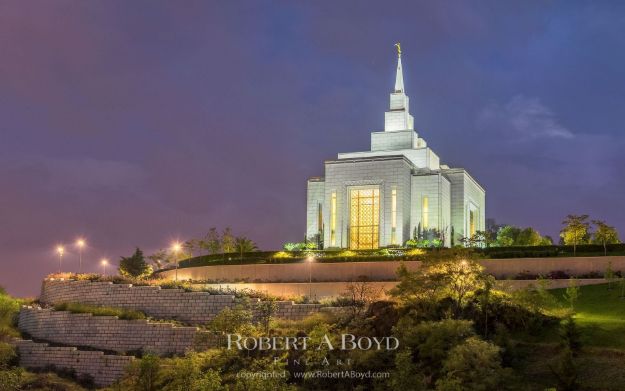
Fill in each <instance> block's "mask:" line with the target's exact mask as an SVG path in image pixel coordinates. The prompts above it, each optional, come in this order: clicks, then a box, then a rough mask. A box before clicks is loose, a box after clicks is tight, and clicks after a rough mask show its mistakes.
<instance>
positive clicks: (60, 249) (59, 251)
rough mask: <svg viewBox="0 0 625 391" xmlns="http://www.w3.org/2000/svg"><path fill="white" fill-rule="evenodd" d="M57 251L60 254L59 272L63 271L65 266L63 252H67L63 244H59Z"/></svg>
mask: <svg viewBox="0 0 625 391" xmlns="http://www.w3.org/2000/svg"><path fill="white" fill-rule="evenodd" d="M56 252H57V253H58V254H59V273H61V269H62V268H63V254H64V253H65V248H63V246H57V248H56Z"/></svg>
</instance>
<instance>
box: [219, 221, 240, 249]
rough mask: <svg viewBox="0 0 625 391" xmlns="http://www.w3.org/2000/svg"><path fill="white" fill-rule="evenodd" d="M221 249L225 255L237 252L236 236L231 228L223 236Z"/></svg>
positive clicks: (225, 230)
mask: <svg viewBox="0 0 625 391" xmlns="http://www.w3.org/2000/svg"><path fill="white" fill-rule="evenodd" d="M221 249H222V251H223V252H224V253H233V252H235V251H236V250H237V247H236V243H235V238H234V235H232V230H231V229H230V228H229V227H228V228H226V229H224V231H223V232H222V234H221Z"/></svg>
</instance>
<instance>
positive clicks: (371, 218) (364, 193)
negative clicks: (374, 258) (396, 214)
mask: <svg viewBox="0 0 625 391" xmlns="http://www.w3.org/2000/svg"><path fill="white" fill-rule="evenodd" d="M349 200H350V208H349V229H350V231H349V248H351V249H354V250H364V249H375V248H378V247H379V246H380V189H378V188H369V189H352V190H351V191H350V193H349Z"/></svg>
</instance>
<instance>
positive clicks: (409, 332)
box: [393, 314, 475, 382]
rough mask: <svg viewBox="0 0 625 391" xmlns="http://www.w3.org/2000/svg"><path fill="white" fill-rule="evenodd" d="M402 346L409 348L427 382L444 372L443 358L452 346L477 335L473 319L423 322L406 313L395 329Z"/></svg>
mask: <svg viewBox="0 0 625 391" xmlns="http://www.w3.org/2000/svg"><path fill="white" fill-rule="evenodd" d="M393 334H394V335H395V336H396V337H397V338H398V339H399V341H400V346H402V347H403V348H404V349H409V350H410V351H411V353H412V357H413V359H414V362H415V364H416V372H417V373H422V374H423V376H424V379H425V380H426V381H428V382H432V381H433V380H434V381H435V380H436V379H437V378H438V377H439V376H440V375H441V368H442V366H443V361H444V360H445V358H447V355H448V353H449V351H450V350H451V349H453V347H455V346H456V345H458V344H460V343H462V342H463V341H465V340H466V339H467V338H469V337H472V336H474V335H475V332H474V331H473V327H472V322H471V321H468V320H455V319H445V320H441V321H437V322H433V321H426V322H421V321H419V320H418V319H416V317H415V316H413V315H411V314H407V315H404V316H403V317H401V318H400V319H399V321H398V322H397V324H396V325H395V327H394V328H393Z"/></svg>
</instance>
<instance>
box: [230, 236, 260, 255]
mask: <svg viewBox="0 0 625 391" xmlns="http://www.w3.org/2000/svg"><path fill="white" fill-rule="evenodd" d="M234 246H235V248H236V249H237V251H238V252H239V254H240V256H241V259H243V253H248V252H252V251H258V247H257V246H256V243H254V241H252V240H251V239H248V238H246V237H245V236H238V237H236V238H235V239H234Z"/></svg>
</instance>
